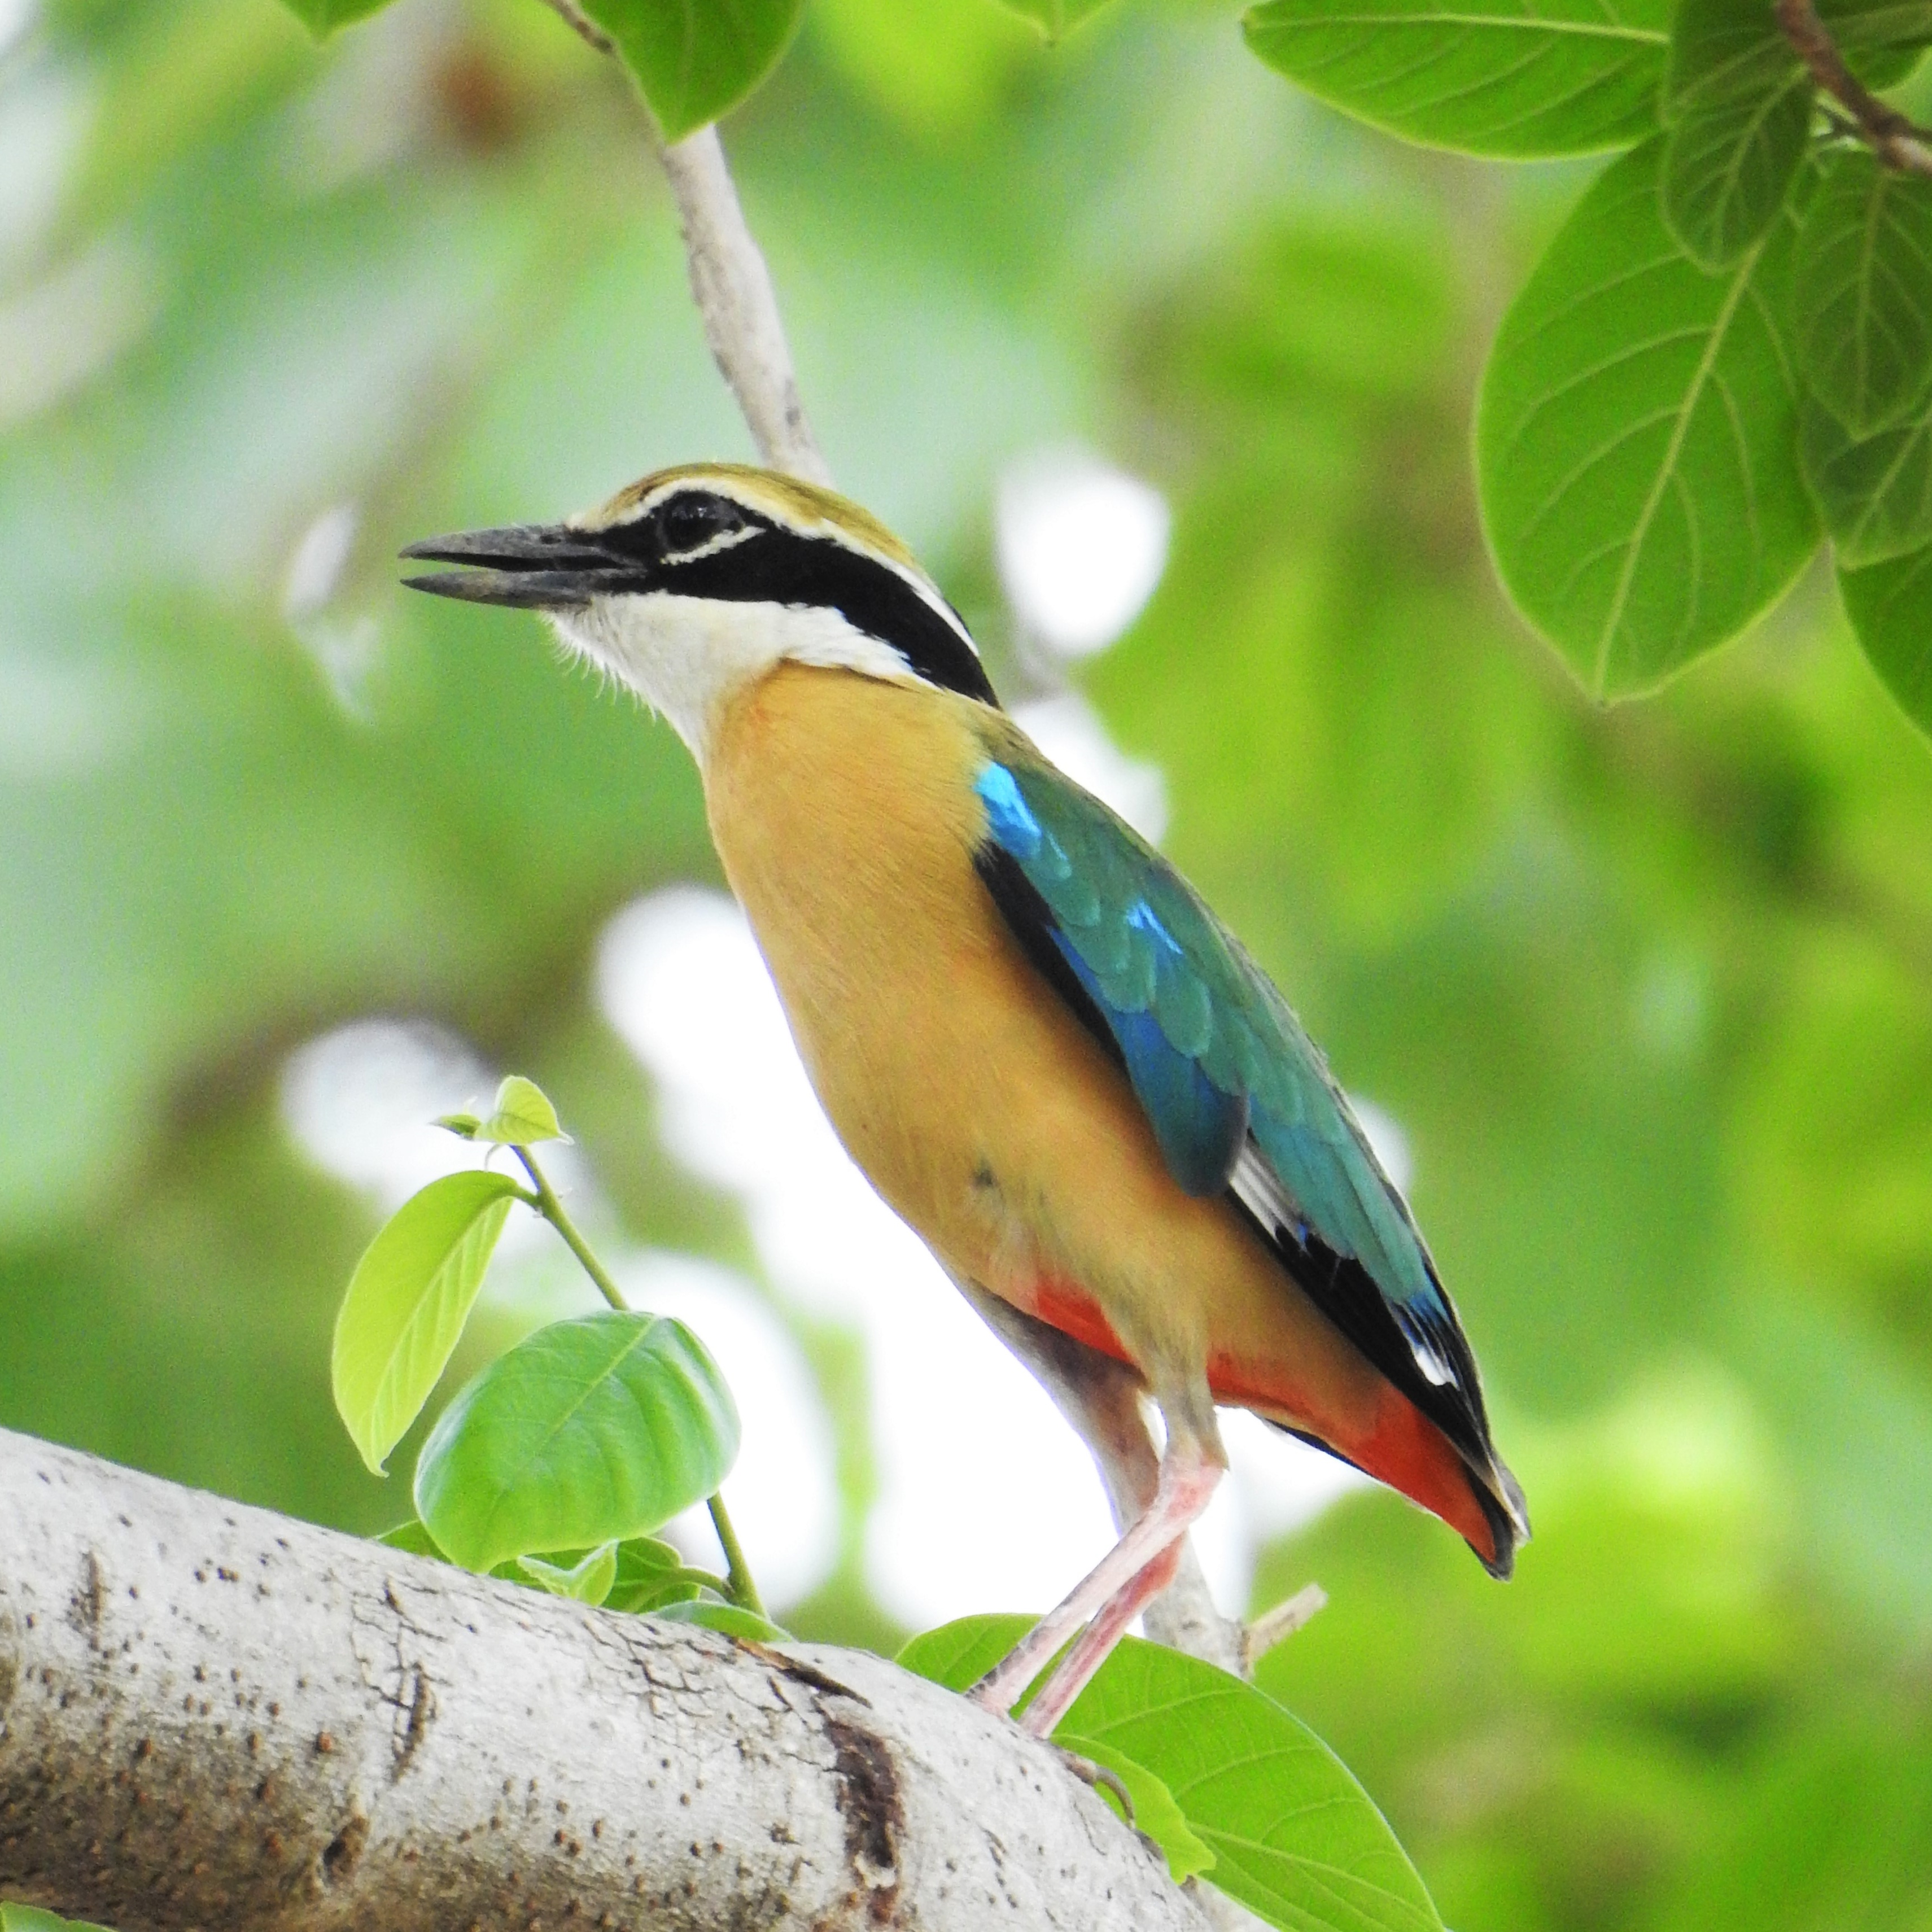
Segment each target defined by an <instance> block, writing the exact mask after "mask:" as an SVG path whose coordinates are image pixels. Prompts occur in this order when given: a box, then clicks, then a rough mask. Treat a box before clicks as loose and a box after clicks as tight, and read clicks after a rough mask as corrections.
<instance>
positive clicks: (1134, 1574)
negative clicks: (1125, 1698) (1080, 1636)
mask: <svg viewBox="0 0 1932 1932" xmlns="http://www.w3.org/2000/svg"><path fill="white" fill-rule="evenodd" d="M1215 1447H1216V1448H1217V1450H1218V1449H1219V1448H1220V1445H1219V1443H1218V1442H1217V1444H1216V1445H1215ZM1224 1466H1225V1465H1224V1464H1223V1463H1222V1462H1221V1461H1220V1460H1219V1457H1211V1456H1210V1455H1209V1454H1208V1451H1207V1450H1206V1449H1205V1447H1204V1446H1203V1445H1202V1443H1201V1442H1199V1441H1198V1440H1196V1439H1193V1438H1192V1437H1191V1436H1184V1437H1180V1438H1178V1439H1177V1438H1174V1437H1170V1439H1169V1442H1168V1446H1167V1454H1166V1455H1165V1456H1163V1457H1162V1458H1161V1463H1160V1483H1159V1484H1158V1485H1157V1487H1156V1488H1155V1490H1154V1501H1153V1502H1151V1503H1150V1504H1149V1505H1148V1507H1147V1508H1146V1510H1145V1511H1144V1512H1143V1514H1142V1516H1141V1517H1140V1519H1139V1521H1138V1522H1136V1523H1135V1524H1134V1525H1133V1527H1132V1528H1131V1529H1130V1530H1128V1532H1127V1534H1126V1535H1124V1536H1123V1537H1122V1538H1121V1540H1120V1541H1119V1542H1118V1543H1117V1544H1115V1546H1114V1547H1113V1548H1112V1550H1109V1552H1108V1553H1107V1554H1106V1556H1103V1557H1102V1558H1101V1559H1100V1562H1099V1563H1098V1564H1097V1565H1095V1566H1094V1569H1093V1570H1092V1571H1091V1572H1090V1573H1089V1574H1088V1576H1087V1577H1086V1578H1085V1580H1083V1581H1082V1582H1081V1583H1077V1584H1076V1585H1075V1586H1074V1588H1073V1592H1072V1593H1071V1594H1070V1595H1069V1596H1068V1597H1067V1599H1066V1600H1065V1601H1064V1602H1063V1603H1062V1604H1061V1605H1060V1606H1059V1607H1058V1609H1056V1610H1049V1612H1048V1613H1046V1616H1043V1618H1041V1619H1040V1622H1038V1623H1037V1624H1036V1625H1034V1627H1033V1628H1032V1630H1031V1631H1029V1632H1028V1634H1027V1635H1026V1636H1025V1637H1022V1639H1021V1640H1020V1641H1019V1643H1017V1644H1016V1645H1015V1646H1013V1649H1012V1650H1011V1651H1010V1652H1008V1653H1007V1656H1006V1657H1005V1658H1004V1659H1003V1660H1002V1661H1001V1662H1000V1663H999V1664H996V1665H995V1666H994V1667H993V1668H992V1670H989V1672H988V1673H986V1676H984V1677H983V1678H981V1679H980V1682H978V1683H977V1684H976V1685H974V1687H973V1689H972V1691H971V1696H972V1697H973V1700H974V1703H978V1704H982V1705H983V1706H985V1707H986V1709H988V1710H989V1711H997V1712H1007V1711H1010V1710H1011V1709H1013V1702H1014V1700H1015V1699H1016V1698H1017V1697H1019V1694H1020V1693H1021V1692H1022V1691H1024V1690H1025V1688H1027V1686H1028V1685H1029V1684H1031V1682H1033V1680H1034V1678H1035V1677H1036V1676H1037V1675H1038V1674H1039V1673H1040V1670H1041V1668H1042V1667H1043V1665H1044V1664H1046V1661H1047V1660H1048V1659H1049V1658H1051V1657H1052V1655H1053V1654H1054V1652H1055V1651H1057V1650H1058V1649H1059V1648H1060V1646H1061V1645H1062V1644H1063V1643H1065V1642H1066V1641H1067V1639H1068V1638H1069V1637H1071V1636H1072V1635H1073V1633H1074V1632H1075V1631H1076V1630H1078V1629H1079V1627H1080V1626H1081V1625H1082V1624H1084V1623H1085V1622H1086V1621H1087V1619H1088V1618H1089V1617H1091V1616H1093V1615H1094V1613H1096V1612H1097V1611H1098V1610H1100V1609H1101V1607H1103V1605H1105V1604H1107V1603H1108V1602H1109V1600H1110V1599H1112V1598H1114V1597H1115V1596H1116V1595H1120V1594H1121V1593H1123V1592H1125V1591H1126V1590H1127V1586H1129V1585H1130V1584H1131V1583H1136V1581H1137V1580H1139V1577H1140V1576H1141V1574H1142V1571H1145V1570H1146V1569H1147V1568H1148V1567H1149V1566H1150V1565H1154V1564H1156V1563H1157V1562H1160V1561H1161V1560H1162V1559H1164V1558H1166V1556H1167V1553H1168V1551H1169V1548H1170V1547H1171V1546H1172V1544H1175V1543H1176V1542H1178V1541H1179V1539H1180V1538H1181V1537H1182V1536H1183V1535H1185V1534H1186V1532H1187V1526H1188V1525H1189V1524H1190V1523H1192V1522H1193V1520H1194V1519H1195V1518H1196V1517H1198V1516H1199V1514H1201V1512H1202V1511H1203V1510H1204V1509H1205V1508H1207V1507H1208V1498H1209V1497H1210V1496H1212V1495H1213V1494H1214V1485H1215V1484H1217V1483H1218V1482H1219V1481H1220V1480H1221V1472H1222V1469H1223V1467H1224ZM1169 1574H1170V1575H1171V1574H1172V1565H1169ZM1166 1581H1167V1578H1166V1577H1163V1579H1162V1583H1163V1585H1164V1584H1165V1583H1166ZM1157 1587H1158V1586H1157ZM1154 1594H1155V1592H1154V1591H1150V1592H1148V1596H1150V1597H1151V1596H1152V1595H1154ZM1142 1601H1145V1598H1143V1599H1142ZM1138 1610H1139V1604H1136V1606H1135V1610H1133V1611H1130V1612H1129V1613H1128V1616H1127V1619H1125V1620H1124V1622H1123V1623H1122V1624H1121V1627H1120V1628H1121V1629H1124V1628H1126V1626H1127V1623H1129V1622H1132V1621H1133V1616H1134V1615H1135V1614H1136V1612H1138ZM1119 1636H1120V1629H1117V1630H1116V1631H1115V1632H1114V1634H1113V1637H1111V1638H1109V1640H1108V1649H1111V1648H1112V1645H1113V1643H1114V1641H1115V1640H1117V1639H1118V1637H1119ZM1105 1656H1106V1650H1103V1651H1102V1652H1100V1656H1099V1657H1097V1658H1095V1659H1094V1663H1093V1664H1092V1666H1091V1667H1090V1669H1089V1672H1088V1674H1089V1675H1090V1676H1091V1674H1092V1672H1093V1670H1097V1669H1098V1668H1099V1666H1100V1661H1101V1660H1102V1658H1104V1657H1105Z"/></svg>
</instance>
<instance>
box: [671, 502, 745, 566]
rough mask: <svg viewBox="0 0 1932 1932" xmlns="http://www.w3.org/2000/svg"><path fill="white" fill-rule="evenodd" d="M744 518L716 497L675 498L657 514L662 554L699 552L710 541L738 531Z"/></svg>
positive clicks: (681, 554)
mask: <svg viewBox="0 0 1932 1932" xmlns="http://www.w3.org/2000/svg"><path fill="white" fill-rule="evenodd" d="M743 523H744V518H743V517H741V516H740V515H739V514H738V512H737V511H736V509H734V508H733V507H732V505H730V504H729V503H727V502H721V501H720V500H719V499H718V498H717V497H715V496H679V497H676V498H674V499H673V500H672V501H671V502H668V503H667V504H666V505H664V508H662V509H661V510H660V511H658V530H659V532H660V533H661V536H662V538H663V541H664V554H665V556H672V557H674V556H683V555H684V554H685V553H687V552H688V551H691V550H700V549H702V548H703V546H704V545H705V544H708V543H709V542H710V541H711V540H712V538H714V537H718V536H722V535H724V534H725V532H727V531H730V530H735V529H739V528H740V527H741V526H742V524H743Z"/></svg>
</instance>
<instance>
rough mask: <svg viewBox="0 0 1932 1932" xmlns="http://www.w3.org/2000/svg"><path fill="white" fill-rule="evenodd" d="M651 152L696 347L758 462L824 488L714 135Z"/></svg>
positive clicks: (785, 351) (772, 300) (753, 247)
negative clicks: (672, 213) (676, 235)
mask: <svg viewBox="0 0 1932 1932" xmlns="http://www.w3.org/2000/svg"><path fill="white" fill-rule="evenodd" d="M658 158H659V159H660V160H662V162H663V163H664V175H665V177H666V178H667V179H668V180H669V181H670V189H671V193H672V194H673V196H674V197H675V198H676V202H677V219H678V226H679V227H680V228H681V229H682V230H683V233H684V253H685V261H686V263H688V266H689V268H690V270H691V296H692V299H694V301H695V302H697V313H698V314H699V315H700V317H702V318H703V323H704V339H705V341H707V342H708V343H709V344H710V345H711V353H712V356H715V358H716V359H717V362H718V371H719V372H720V374H722V375H723V377H724V380H725V382H726V383H727V384H728V385H729V386H730V391H731V393H732V395H733V396H735V397H736V398H737V399H738V407H739V409H740V410H742V411H743V412H744V416H745V423H746V425H748V428H750V430H751V440H752V441H753V442H754V443H756V444H757V446H758V455H759V456H760V458H761V459H762V460H763V461H764V462H765V463H766V464H767V465H769V466H770V467H771V468H772V469H783V470H786V471H787V472H790V474H791V475H793V476H801V477H803V478H805V481H808V482H811V483H823V484H829V483H830V482H831V481H832V472H831V471H830V470H829V469H828V468H827V467H826V462H825V459H824V458H823V456H821V455H820V454H819V452H818V445H817V442H816V441H815V440H814V438H813V437H812V434H811V425H810V424H809V423H808V422H806V420H805V405H804V404H803V403H802V402H801V401H799V393H798V378H797V377H796V375H795V374H793V370H792V362H791V347H790V344H789V343H787V341H786V340H785V332H784V320H783V319H782V318H781V317H780V315H779V314H778V296H777V295H776V293H775V292H774V290H772V278H771V272H770V271H769V269H766V266H765V258H764V257H763V254H760V252H759V248H758V245H757V242H755V241H754V240H753V239H752V238H751V229H749V228H748V227H747V226H745V213H744V210H743V209H742V208H741V207H739V204H738V190H737V189H736V187H734V186H733V184H732V181H731V170H730V169H729V168H728V167H727V166H726V165H725V162H724V148H723V146H722V145H721V143H720V142H719V141H718V130H717V129H716V128H715V127H706V128H703V129H702V130H700V131H699V132H698V133H695V134H694V135H692V136H691V138H690V139H688V141H679V142H677V143H676V145H675V146H664V145H660V146H659V148H658Z"/></svg>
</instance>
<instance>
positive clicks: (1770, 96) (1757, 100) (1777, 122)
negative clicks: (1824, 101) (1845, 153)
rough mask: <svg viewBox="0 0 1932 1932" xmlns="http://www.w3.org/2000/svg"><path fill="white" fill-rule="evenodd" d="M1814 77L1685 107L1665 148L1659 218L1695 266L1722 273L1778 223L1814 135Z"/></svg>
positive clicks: (1800, 77) (1798, 77) (1801, 76)
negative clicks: (1812, 84)
mask: <svg viewBox="0 0 1932 1932" xmlns="http://www.w3.org/2000/svg"><path fill="white" fill-rule="evenodd" d="M1811 94H1812V88H1811V77H1810V76H1809V75H1808V74H1803V73H1799V74H1795V75H1793V76H1792V77H1790V79H1788V80H1785V81H1784V82H1782V83H1780V84H1779V85H1778V86H1776V87H1775V89H1772V92H1769V93H1767V94H1759V95H1738V96H1736V97H1735V98H1731V99H1728V100H1724V101H1718V102H1716V103H1715V104H1712V105H1710V106H1708V107H1706V106H1701V105H1700V106H1699V107H1695V108H1693V109H1692V110H1690V111H1689V112H1688V113H1686V114H1685V115H1684V116H1683V117H1682V118H1681V119H1680V120H1679V121H1678V122H1677V124H1676V126H1675V127H1673V128H1672V129H1671V130H1670V135H1669V136H1668V138H1667V139H1666V141H1665V142H1664V219H1665V220H1667V222H1669V223H1670V231H1671V233H1673V235H1675V236H1676V238H1677V239H1678V240H1679V242H1682V244H1683V245H1684V247H1685V250H1686V251H1688V254H1690V256H1691V259H1692V260H1694V262H1696V263H1697V265H1698V266H1699V267H1700V268H1704V269H1727V268H1729V267H1730V266H1731V264H1732V263H1733V262H1735V261H1736V260H1737V259H1738V257H1739V256H1740V255H1742V254H1743V253H1744V252H1745V250H1746V249H1747V248H1750V247H1751V245H1752V244H1753V243H1754V242H1758V241H1761V240H1762V239H1763V237H1764V235H1765V233H1766V230H1767V229H1769V227H1770V226H1771V224H1772V223H1773V222H1774V221H1775V220H1777V219H1778V210H1779V209H1780V208H1782V207H1783V206H1784V198H1785V196H1786V195H1787V193H1789V192H1790V187H1791V183H1792V179H1793V177H1794V176H1795V175H1796V173H1797V172H1798V170H1799V166H1800V165H1801V164H1802V163H1803V161H1804V159H1805V144H1806V142H1807V141H1808V139H1809V137H1810V135H1811Z"/></svg>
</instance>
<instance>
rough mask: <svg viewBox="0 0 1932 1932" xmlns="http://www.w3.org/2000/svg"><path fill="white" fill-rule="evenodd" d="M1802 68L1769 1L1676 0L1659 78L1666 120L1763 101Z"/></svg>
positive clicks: (1799, 72)
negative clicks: (1667, 60) (1666, 64)
mask: <svg viewBox="0 0 1932 1932" xmlns="http://www.w3.org/2000/svg"><path fill="white" fill-rule="evenodd" d="M1804 71H1805V68H1804V63H1803V62H1802V61H1800V60H1799V58H1798V55H1797V51H1796V49H1794V48H1793V46H1792V44H1791V43H1790V41H1789V40H1787V39H1786V38H1785V37H1784V35H1783V34H1781V33H1780V32H1779V31H1778V22H1777V20H1776V17H1775V16H1774V15H1773V13H1772V9H1771V0H1679V6H1678V8H1677V11H1676V14H1675V15H1674V16H1673V19H1672V20H1671V24H1670V65H1669V67H1668V68H1667V70H1666V72H1665V75H1664V116H1665V118H1666V119H1667V120H1673V121H1674V120H1676V118H1678V117H1679V115H1682V114H1685V113H1692V112H1703V113H1708V112H1709V111H1711V110H1712V109H1714V108H1717V107H1722V106H1724V105H1726V104H1737V103H1739V102H1742V101H1763V100H1766V99H1767V98H1769V97H1770V96H1772V95H1775V94H1778V93H1779V92H1781V91H1782V89H1784V87H1785V86H1786V85H1787V83H1789V82H1790V81H1792V80H1795V79H1796V77H1798V76H1799V75H1800V74H1802V73H1803V72H1804Z"/></svg>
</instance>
